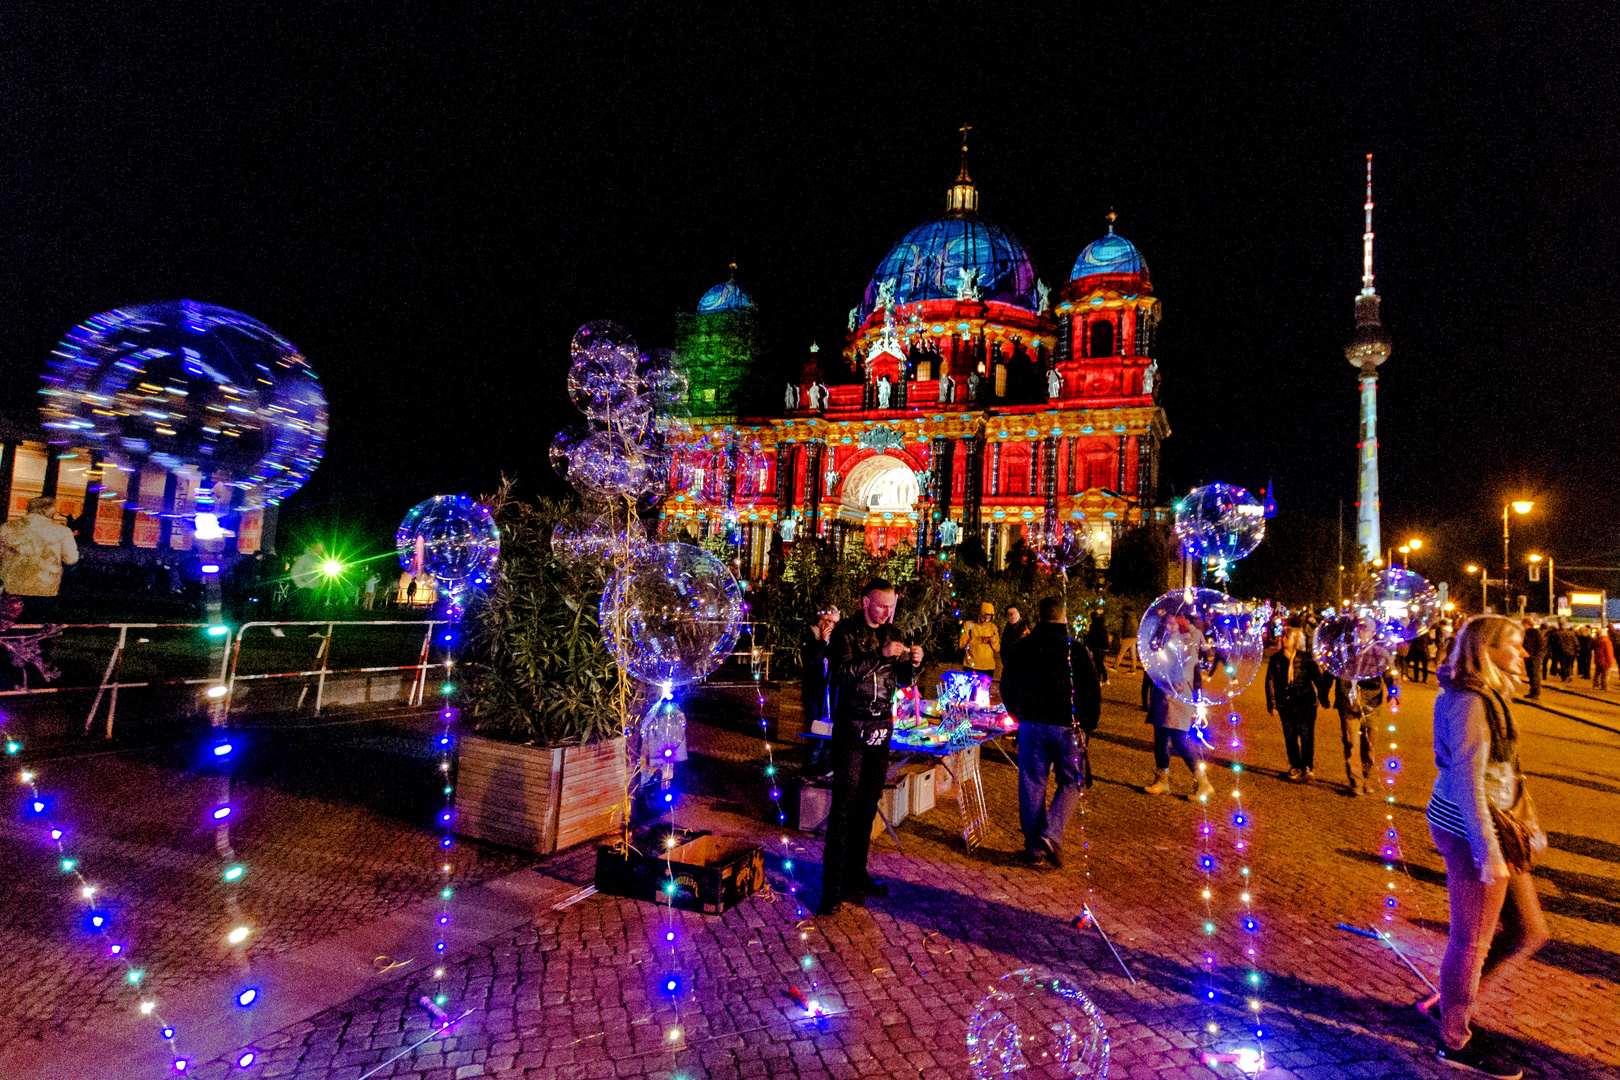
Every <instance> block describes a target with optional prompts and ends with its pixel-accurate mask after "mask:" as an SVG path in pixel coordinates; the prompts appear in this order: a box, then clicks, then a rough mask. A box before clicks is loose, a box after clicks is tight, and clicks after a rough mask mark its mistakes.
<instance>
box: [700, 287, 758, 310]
mask: <svg viewBox="0 0 1620 1080" xmlns="http://www.w3.org/2000/svg"><path fill="white" fill-rule="evenodd" d="M753 306H754V302H753V301H752V300H750V299H749V298H748V294H747V293H745V292H743V291H742V289H740V288H738V287H737V279H736V278H732V279H731V280H730V281H722V282H721V283H720V284H718V285H716V286H715V287H714V288H712V289H710V290H709V291H708V292H706V293H704V294H703V297H702V298H701V299H700V300H698V305H697V309H698V314H699V315H710V314H713V313H715V312H719V311H744V310H746V309H748V308H751V307H753Z"/></svg>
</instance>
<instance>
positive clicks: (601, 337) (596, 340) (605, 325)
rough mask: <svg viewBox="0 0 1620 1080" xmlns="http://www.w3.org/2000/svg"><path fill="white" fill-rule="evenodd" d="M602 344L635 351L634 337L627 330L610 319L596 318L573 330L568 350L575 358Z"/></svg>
mask: <svg viewBox="0 0 1620 1080" xmlns="http://www.w3.org/2000/svg"><path fill="white" fill-rule="evenodd" d="M604 346H605V347H608V348H614V349H622V350H624V351H626V352H630V353H635V352H636V339H635V338H634V337H632V336H631V335H630V331H629V330H626V329H625V328H624V327H622V326H620V325H619V324H618V323H616V322H614V321H612V320H611V319H596V320H594V321H592V322H588V323H586V324H584V325H583V326H581V327H580V328H579V329H578V330H575V331H574V339H573V341H571V342H570V343H569V346H568V352H569V355H570V356H572V357H573V358H574V359H576V360H577V359H579V357H580V354H582V353H584V352H586V351H588V350H590V349H592V348H602V347H604Z"/></svg>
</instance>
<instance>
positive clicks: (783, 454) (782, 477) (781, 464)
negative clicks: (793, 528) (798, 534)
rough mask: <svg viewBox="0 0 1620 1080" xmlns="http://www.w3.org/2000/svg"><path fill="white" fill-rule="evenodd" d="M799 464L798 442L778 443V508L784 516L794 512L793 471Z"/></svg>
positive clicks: (779, 512) (778, 511)
mask: <svg viewBox="0 0 1620 1080" xmlns="http://www.w3.org/2000/svg"><path fill="white" fill-rule="evenodd" d="M798 464H799V446H798V444H797V443H790V442H788V443H777V444H776V510H777V513H778V514H779V515H780V516H781V517H782V518H787V517H789V516H791V515H792V513H793V472H794V470H795V469H796V468H797V467H798Z"/></svg>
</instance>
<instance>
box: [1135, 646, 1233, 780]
mask: <svg viewBox="0 0 1620 1080" xmlns="http://www.w3.org/2000/svg"><path fill="white" fill-rule="evenodd" d="M1142 708H1143V709H1144V710H1146V712H1147V714H1148V715H1147V722H1148V723H1150V724H1152V725H1153V768H1154V771H1155V773H1156V775H1155V777H1154V780H1153V783H1151V784H1149V785H1147V786H1146V787H1144V788H1143V789H1142V793H1143V794H1144V795H1167V794H1169V793H1170V790H1171V787H1170V754H1171V752H1172V751H1174V753H1175V755H1176V756H1177V757H1179V758H1180V759H1181V760H1182V761H1184V762H1186V764H1187V771H1188V772H1190V773H1192V775H1193V779H1194V780H1196V781H1197V784H1198V786H1197V787H1196V788H1195V789H1194V790H1193V793H1192V794H1191V795H1188V796H1187V798H1188V799H1197V800H1207V799H1208V798H1209V797H1210V796H1211V795H1213V794H1215V786H1214V785H1213V784H1211V783H1210V782H1209V777H1208V776H1207V775H1206V774H1207V772H1208V767H1207V765H1206V763H1205V762H1204V757H1203V754H1202V753H1201V752H1200V750H1199V748H1198V746H1197V744H1196V743H1194V741H1193V736H1192V727H1193V721H1194V720H1196V719H1197V717H1198V710H1197V709H1196V708H1194V707H1193V706H1191V705H1188V704H1187V703H1186V702H1185V701H1181V700H1179V699H1177V698H1172V697H1170V696H1169V695H1167V694H1166V693H1165V692H1164V691H1163V690H1162V689H1160V687H1159V684H1158V683H1156V682H1154V681H1153V680H1152V679H1151V678H1149V677H1148V676H1147V675H1146V674H1144V675H1143V676H1142Z"/></svg>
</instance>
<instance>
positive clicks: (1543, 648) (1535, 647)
mask: <svg viewBox="0 0 1620 1080" xmlns="http://www.w3.org/2000/svg"><path fill="white" fill-rule="evenodd" d="M1524 651H1525V652H1527V653H1529V654H1530V658H1529V659H1528V660H1526V661H1525V662H1524V670H1525V672H1526V673H1527V674H1529V676H1530V692H1529V693H1528V694H1526V695H1524V696H1525V697H1527V698H1529V699H1530V700H1531V701H1534V700H1535V699H1536V698H1538V697H1540V696H1541V677H1542V674H1543V672H1542V666H1543V665H1544V664H1545V663H1546V661H1547V636H1546V635H1545V634H1544V633H1542V630H1541V627H1539V626H1537V625H1536V620H1535V619H1534V618H1532V617H1531V616H1528V615H1527V616H1525V619H1524Z"/></svg>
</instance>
